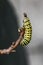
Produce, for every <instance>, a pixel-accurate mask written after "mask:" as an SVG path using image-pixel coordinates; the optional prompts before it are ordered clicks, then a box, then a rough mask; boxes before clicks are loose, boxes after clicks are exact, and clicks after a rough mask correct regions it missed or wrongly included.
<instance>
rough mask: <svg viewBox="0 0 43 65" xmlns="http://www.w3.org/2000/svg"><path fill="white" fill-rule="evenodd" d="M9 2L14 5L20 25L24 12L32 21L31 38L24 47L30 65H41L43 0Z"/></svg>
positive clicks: (10, 0)
mask: <svg viewBox="0 0 43 65" xmlns="http://www.w3.org/2000/svg"><path fill="white" fill-rule="evenodd" d="M9 2H10V3H11V4H12V5H13V6H15V7H16V10H17V13H18V17H19V20H20V22H19V21H18V25H19V26H20V27H21V26H22V20H23V13H24V12H26V13H27V15H28V17H29V18H30V21H31V23H32V28H33V33H32V40H31V42H30V44H28V45H27V46H26V47H25V49H26V50H27V59H28V60H30V65H43V0H9Z"/></svg>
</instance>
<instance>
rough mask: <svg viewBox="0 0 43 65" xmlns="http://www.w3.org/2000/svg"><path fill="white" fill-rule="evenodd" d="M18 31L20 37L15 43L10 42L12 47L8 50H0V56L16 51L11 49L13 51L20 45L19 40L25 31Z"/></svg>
mask: <svg viewBox="0 0 43 65" xmlns="http://www.w3.org/2000/svg"><path fill="white" fill-rule="evenodd" d="M18 31H19V33H20V36H19V38H18V39H17V40H16V42H12V45H11V46H10V47H9V48H8V49H3V50H0V54H9V53H11V52H16V50H13V49H15V48H16V47H17V46H18V45H19V44H20V42H21V40H22V39H23V36H24V33H25V32H24V31H25V30H24V29H23V28H21V29H19V30H18ZM14 43H15V44H14Z"/></svg>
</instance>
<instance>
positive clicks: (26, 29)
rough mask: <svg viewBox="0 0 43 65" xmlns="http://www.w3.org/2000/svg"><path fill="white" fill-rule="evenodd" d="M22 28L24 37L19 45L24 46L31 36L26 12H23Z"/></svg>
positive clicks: (30, 27)
mask: <svg viewBox="0 0 43 65" xmlns="http://www.w3.org/2000/svg"><path fill="white" fill-rule="evenodd" d="M22 28H23V29H25V33H24V37H23V39H22V40H21V42H20V45H22V46H25V45H27V44H28V43H30V40H31V37H32V26H31V23H30V20H29V18H28V17H27V15H26V13H24V20H23V27H22Z"/></svg>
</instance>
